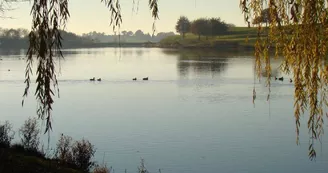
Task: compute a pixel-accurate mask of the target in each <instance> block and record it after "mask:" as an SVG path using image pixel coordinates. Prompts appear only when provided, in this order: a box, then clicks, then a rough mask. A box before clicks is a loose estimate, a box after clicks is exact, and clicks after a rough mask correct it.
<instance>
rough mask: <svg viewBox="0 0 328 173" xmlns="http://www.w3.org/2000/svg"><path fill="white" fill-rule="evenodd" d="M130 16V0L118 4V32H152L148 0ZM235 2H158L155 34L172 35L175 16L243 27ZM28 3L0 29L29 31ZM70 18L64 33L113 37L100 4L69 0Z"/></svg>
mask: <svg viewBox="0 0 328 173" xmlns="http://www.w3.org/2000/svg"><path fill="white" fill-rule="evenodd" d="M135 1H136V3H135V4H136V5H135V11H134V12H133V11H132V9H133V0H120V2H121V9H122V17H123V24H122V26H121V29H120V30H121V31H124V30H126V31H133V32H135V31H136V30H138V29H141V30H143V31H144V32H149V33H151V32H152V23H153V19H152V17H151V12H150V10H149V7H148V0H139V5H138V11H137V10H136V9H137V3H138V0H135ZM239 2H240V1H239V0H158V6H159V20H157V21H156V29H157V32H169V31H175V29H174V27H175V24H176V21H177V19H178V18H179V16H181V15H184V16H187V17H188V18H189V20H194V19H197V18H199V17H220V18H221V19H222V20H224V21H225V22H227V23H233V24H235V25H237V26H247V25H246V23H245V22H244V18H243V15H242V13H241V10H240V8H239ZM31 6H32V3H31V2H20V3H17V4H14V5H13V7H14V8H15V10H13V11H9V12H7V13H6V16H8V17H11V18H12V19H0V23H1V25H0V26H1V27H2V28H26V29H29V28H31V21H32V18H31V16H30V10H31ZM68 8H69V11H70V14H71V17H70V18H69V21H68V23H67V28H66V30H67V31H70V32H74V33H77V34H79V35H81V34H82V33H88V32H91V31H97V32H104V33H106V34H113V29H112V27H111V26H110V25H109V23H110V13H109V10H108V9H107V8H106V7H105V5H104V4H103V3H101V0H69V7H68Z"/></svg>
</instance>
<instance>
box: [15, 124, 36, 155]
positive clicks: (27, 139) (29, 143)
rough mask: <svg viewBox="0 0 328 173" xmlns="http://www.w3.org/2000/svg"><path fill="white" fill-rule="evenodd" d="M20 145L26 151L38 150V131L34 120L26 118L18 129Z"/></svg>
mask: <svg viewBox="0 0 328 173" xmlns="http://www.w3.org/2000/svg"><path fill="white" fill-rule="evenodd" d="M19 133H20V136H21V143H22V145H23V146H24V148H26V149H30V150H38V148H39V144H40V140H39V134H40V129H39V126H38V123H37V119H36V118H28V119H27V120H26V121H25V122H24V124H23V126H22V127H21V128H20V129H19Z"/></svg>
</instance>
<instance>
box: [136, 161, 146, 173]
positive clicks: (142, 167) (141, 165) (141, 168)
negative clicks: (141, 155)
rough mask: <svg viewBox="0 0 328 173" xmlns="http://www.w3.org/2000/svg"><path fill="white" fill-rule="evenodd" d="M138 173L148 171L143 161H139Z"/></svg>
mask: <svg viewBox="0 0 328 173" xmlns="http://www.w3.org/2000/svg"><path fill="white" fill-rule="evenodd" d="M138 173H149V171H148V170H147V168H146V167H145V160H144V159H141V162H140V166H139V167H138Z"/></svg>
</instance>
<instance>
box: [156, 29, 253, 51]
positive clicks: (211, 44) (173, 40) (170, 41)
mask: <svg viewBox="0 0 328 173" xmlns="http://www.w3.org/2000/svg"><path fill="white" fill-rule="evenodd" d="M256 36H257V28H247V27H233V28H230V29H229V31H228V33H227V34H226V35H222V36H216V37H207V38H206V37H205V36H201V38H200V40H199V39H198V35H194V34H191V33H188V34H186V36H185V38H182V36H180V35H176V36H169V37H167V38H164V39H163V40H161V42H160V43H159V46H160V47H165V48H214V49H223V50H226V49H232V50H235V49H253V48H254V43H255V41H256ZM246 40H247V41H246Z"/></svg>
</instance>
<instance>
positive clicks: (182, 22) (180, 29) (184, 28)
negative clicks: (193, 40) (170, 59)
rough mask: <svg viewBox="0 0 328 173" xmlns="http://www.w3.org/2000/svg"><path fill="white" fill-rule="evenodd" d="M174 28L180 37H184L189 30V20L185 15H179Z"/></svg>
mask: <svg viewBox="0 0 328 173" xmlns="http://www.w3.org/2000/svg"><path fill="white" fill-rule="evenodd" d="M175 30H176V32H177V33H180V35H182V38H185V34H186V33H188V32H190V21H189V19H188V18H187V17H186V16H180V18H179V19H178V21H177V24H176V25H175Z"/></svg>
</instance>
